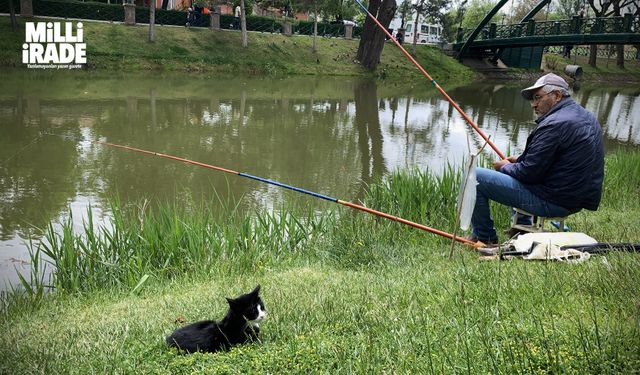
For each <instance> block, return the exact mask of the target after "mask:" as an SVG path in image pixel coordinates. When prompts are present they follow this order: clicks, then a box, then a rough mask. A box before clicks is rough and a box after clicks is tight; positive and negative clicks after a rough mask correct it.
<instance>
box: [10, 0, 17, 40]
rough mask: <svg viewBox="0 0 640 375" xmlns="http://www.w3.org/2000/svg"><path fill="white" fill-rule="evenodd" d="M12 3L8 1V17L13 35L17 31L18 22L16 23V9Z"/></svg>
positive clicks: (11, 0)
mask: <svg viewBox="0 0 640 375" xmlns="http://www.w3.org/2000/svg"><path fill="white" fill-rule="evenodd" d="M13 1H14V0H9V16H10V17H11V31H13V32H14V33H15V32H16V31H18V22H17V21H16V7H15V4H13Z"/></svg>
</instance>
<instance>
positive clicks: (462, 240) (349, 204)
mask: <svg viewBox="0 0 640 375" xmlns="http://www.w3.org/2000/svg"><path fill="white" fill-rule="evenodd" d="M93 142H95V143H97V144H101V145H104V146H110V147H116V148H120V149H124V150H129V151H135V152H140V153H143V154H147V155H153V156H159V157H163V158H167V159H172V160H176V161H181V162H183V163H188V164H193V165H197V166H199V167H204V168H209V169H213V170H216V171H220V172H224V173H229V174H233V175H236V176H240V177H246V178H249V179H252V180H256V181H260V182H264V183H267V184H271V185H275V186H279V187H281V188H285V189H289V190H293V191H297V192H299V193H303V194H307V195H311V196H313V197H316V198H320V199H324V200H327V201H329V202H333V203H339V204H341V205H343V206H347V207H351V208H355V209H356V210H360V211H364V212H367V213H370V214H373V215H376V216H380V217H384V218H385V219H389V220H392V221H397V222H399V223H402V224H406V225H409V226H411V227H414V228H417V229H421V230H424V231H426V232H430V233H433V234H437V235H439V236H442V237H446V238H449V239H452V240H455V241H458V242H460V243H463V244H465V245H469V246H475V245H476V243H475V242H473V241H470V240H467V239H466V238H463V237H458V236H455V235H453V234H451V233H447V232H444V231H441V230H438V229H434V228H431V227H428V226H426V225H423V224H418V223H415V222H413V221H409V220H406V219H403V218H401V217H398V216H394V215H390V214H387V213H384V212H381V211H377V210H374V209H371V208H368V207H365V206H362V205H359V204H355V203H352V202H347V201H343V200H341V199H337V198H332V197H329V196H327V195H324V194H319V193H315V192H313V191H309V190H306V189H301V188H298V187H295V186H291V185H287V184H283V183H281V182H278V181H274V180H270V179H268V178H263V177H258V176H253V175H250V174H248V173H243V172H237V171H234V170H231V169H227V168H222V167H216V166H214V165H210V164H205V163H201V162H198V161H194V160H189V159H185V158H181V157H178V156H173V155H168V154H163V153H160V152H154V151H147V150H142V149H139V148H135V147H130V146H124V145H119V144H116V143H109V142H104V141H93Z"/></svg>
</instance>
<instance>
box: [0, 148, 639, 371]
mask: <svg viewBox="0 0 640 375" xmlns="http://www.w3.org/2000/svg"><path fill="white" fill-rule="evenodd" d="M639 154H640V153H637V152H636V153H616V154H613V155H610V156H608V158H607V178H606V179H605V194H604V197H603V202H602V206H601V208H600V210H599V211H597V212H584V213H579V214H577V215H574V216H576V217H575V218H574V217H573V216H572V218H571V221H570V225H572V227H573V228H572V229H574V230H578V231H585V232H586V233H588V234H592V231H595V232H597V233H598V236H597V237H596V238H598V239H599V240H601V241H611V242H619V241H622V240H624V241H633V242H638V240H639V238H638V232H637V230H626V229H625V228H626V225H627V224H629V223H632V224H634V223H637V221H638V219H637V218H638V217H640V208H639V207H640V204H638V203H637V195H636V196H631V195H630V193H631V192H634V191H637V189H638V181H639V180H640V179H639V178H638V177H639V176H640V174H639V173H638V171H637V169H635V166H636V165H637V164H635V162H636V161H637V160H638V159H637V158H638V157H639V156H638V155H639ZM458 184H459V172H458V171H456V170H455V169H454V168H451V169H450V170H448V171H445V173H443V174H442V175H441V176H440V177H434V176H433V175H432V174H431V173H429V172H424V171H423V172H419V171H410V172H405V173H402V172H396V173H394V174H392V175H390V176H389V177H388V178H386V179H384V180H382V181H380V182H379V183H375V184H373V185H372V186H370V189H369V190H370V194H369V195H367V197H366V198H365V199H364V201H365V202H366V205H368V206H370V207H374V208H377V209H381V210H387V211H389V212H390V213H394V214H398V215H400V214H402V215H403V216H404V217H407V218H409V219H414V220H416V221H421V222H425V223H426V224H433V225H434V226H438V227H440V228H445V226H446V225H453V224H452V223H453V215H454V214H453V212H454V209H453V207H454V204H455V202H454V201H453V199H455V192H456V191H457V185H458ZM423 199H424V200H426V201H427V202H429V205H427V204H423V203H422V202H421V201H422V200H423ZM114 204H115V207H113V208H112V211H113V215H114V220H113V224H112V227H110V228H95V227H94V226H93V224H92V223H91V221H88V222H87V223H86V224H85V231H84V232H83V233H81V234H78V233H73V231H72V230H71V225H70V223H67V224H64V225H63V230H58V231H53V230H52V231H51V233H49V234H48V236H47V241H46V244H42V245H40V247H38V246H34V253H33V256H37V255H39V254H43V253H46V257H44V258H43V259H47V261H48V262H49V263H50V264H52V265H53V266H55V267H56V272H55V273H54V274H53V275H54V276H53V279H52V280H51V282H50V285H49V284H48V285H47V286H51V287H54V290H52V291H51V292H50V293H44V292H43V288H44V289H45V290H46V286H44V287H42V288H39V287H35V286H32V287H33V288H34V289H32V290H31V293H21V294H18V293H17V292H16V293H13V294H10V295H8V296H5V297H4V300H3V301H4V302H3V303H4V307H3V309H2V311H1V312H0V318H1V319H0V329H1V330H2V332H3V335H0V373H3V374H4V373H7V374H8V373H11V374H21V373H36V372H38V373H96V372H99V373H162V374H164V373H166V374H176V373H194V372H201V373H211V374H214V373H215V374H219V373H222V374H225V373H229V374H233V373H331V374H335V373H363V374H364V373H434V374H435V373H438V374H440V373H505V374H511V373H576V374H582V373H636V372H638V371H640V350H639V349H638V348H640V328H639V327H640V324H638V323H639V320H638V306H640V297H639V295H638V293H637V286H638V285H640V258H639V257H638V256H637V254H628V253H617V252H612V253H609V254H606V255H605V256H599V257H593V258H592V259H591V260H589V261H588V262H585V263H581V264H570V263H554V262H525V261H520V260H514V261H511V262H486V261H485V262H483V261H477V256H476V254H475V253H473V252H472V251H468V250H466V248H464V247H463V246H461V245H460V246H459V247H458V249H459V251H457V252H456V256H455V257H454V258H453V260H449V259H448V257H447V254H448V251H449V246H448V245H449V242H448V240H447V241H445V240H441V239H439V238H437V237H435V236H433V235H431V234H428V233H422V232H419V231H417V230H415V229H410V228H404V227H401V226H400V225H398V224H397V223H394V222H391V221H386V220H382V219H377V218H375V217H373V216H370V215H365V214H362V213H355V212H352V211H345V209H340V210H336V211H331V210H325V209H324V208H323V209H321V210H310V209H304V208H302V207H299V206H297V205H294V204H287V205H285V206H283V207H281V208H280V209H279V210H275V211H273V212H258V213H255V214H253V215H247V214H245V213H241V212H240V210H238V209H237V207H238V205H237V203H228V202H221V201H220V200H219V201H217V202H215V204H213V205H206V204H203V205H196V204H193V203H188V202H187V203H184V202H183V203H181V204H173V205H157V206H155V207H151V205H145V204H141V205H139V206H137V207H135V206H134V207H127V206H124V205H121V204H119V203H117V202H114ZM618 211H623V212H624V213H625V214H627V215H616V214H615V213H616V212H618ZM504 213H505V214H506V215H507V216H508V209H505V210H504ZM500 214H502V213H500ZM637 227H638V226H636V228H637ZM88 232H91V233H92V234H89V233H88ZM38 252H40V253H38ZM40 277H41V275H40V276H38V275H34V278H35V284H36V285H38V283H41V282H40V281H38V280H39V278H40ZM33 281H34V280H33V279H32V280H25V283H26V284H30V282H33ZM258 283H259V284H261V285H262V292H261V293H262V297H263V300H264V301H265V304H266V308H267V312H268V316H267V319H266V320H265V321H264V322H263V323H262V326H261V328H262V336H261V342H259V343H256V344H251V345H245V346H240V347H236V348H234V349H232V350H231V351H229V352H223V353H216V354H201V353H198V354H194V355H183V354H180V353H178V352H176V351H175V350H173V349H169V348H167V347H166V345H165V344H164V341H163V339H164V337H165V336H166V335H167V334H169V333H170V332H171V331H172V330H173V329H175V328H176V327H178V326H180V325H181V324H182V323H181V322H182V321H187V322H193V321H196V320H201V319H216V318H220V317H222V315H223V314H224V312H225V309H226V301H225V300H224V297H233V296H236V295H238V294H240V293H244V292H247V291H249V290H251V289H252V288H253V287H254V286H255V285H256V284H258Z"/></svg>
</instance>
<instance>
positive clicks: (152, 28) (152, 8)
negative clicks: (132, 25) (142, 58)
mask: <svg viewBox="0 0 640 375" xmlns="http://www.w3.org/2000/svg"><path fill="white" fill-rule="evenodd" d="M149 41H150V42H151V43H153V42H155V41H156V0H152V1H151V2H150V3H149Z"/></svg>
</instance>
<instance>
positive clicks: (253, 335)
mask: <svg viewBox="0 0 640 375" xmlns="http://www.w3.org/2000/svg"><path fill="white" fill-rule="evenodd" d="M259 292H260V285H258V286H257V287H256V288H255V289H254V290H253V291H251V292H249V293H247V294H243V295H241V296H239V297H237V298H233V299H231V298H227V302H228V303H229V310H228V311H227V315H225V317H224V318H223V319H222V320H220V321H214V320H204V321H201V322H197V323H193V324H189V325H187V326H184V327H181V328H178V329H176V330H175V331H173V333H172V334H171V335H170V336H169V337H167V344H168V345H169V346H175V347H177V348H179V349H182V350H184V351H186V352H188V353H193V352H198V351H200V352H216V351H219V350H228V349H229V348H230V347H231V346H232V345H237V344H243V343H246V342H251V341H254V340H257V339H258V333H259V332H260V327H259V326H258V323H259V322H260V321H261V320H262V319H264V318H265V317H266V315H267V313H266V311H265V308H264V303H262V299H260V296H259V295H258V293H259Z"/></svg>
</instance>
